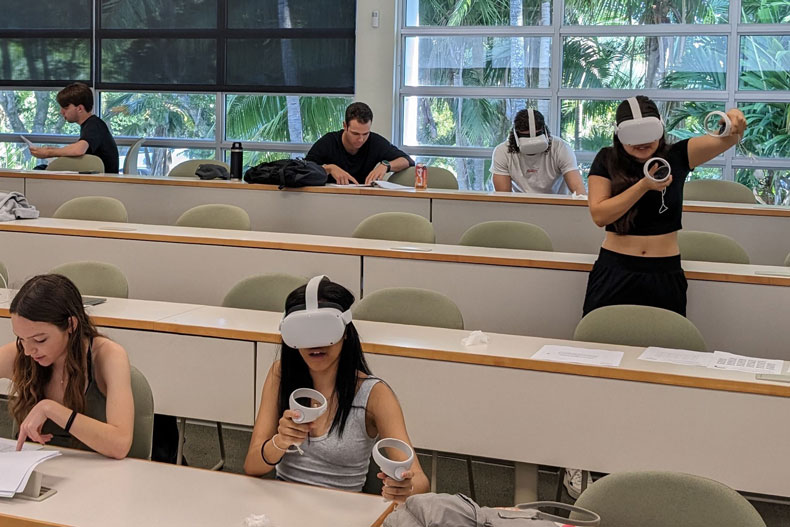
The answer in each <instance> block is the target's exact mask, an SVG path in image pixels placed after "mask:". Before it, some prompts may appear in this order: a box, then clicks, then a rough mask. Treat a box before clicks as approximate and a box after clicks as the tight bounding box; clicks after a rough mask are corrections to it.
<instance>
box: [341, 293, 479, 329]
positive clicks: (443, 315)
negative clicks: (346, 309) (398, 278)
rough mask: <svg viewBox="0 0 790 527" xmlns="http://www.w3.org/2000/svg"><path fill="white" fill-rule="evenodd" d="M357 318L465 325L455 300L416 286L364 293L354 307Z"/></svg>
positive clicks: (376, 320) (426, 324) (456, 327)
mask: <svg viewBox="0 0 790 527" xmlns="http://www.w3.org/2000/svg"><path fill="white" fill-rule="evenodd" d="M353 315H354V318H355V319H357V320H372V321H375V322H391V323H393V324H411V325H413V326H431V327H435V328H449V329H464V317H463V316H462V315H461V310H459V309H458V306H456V305H455V302H453V301H452V300H450V299H449V298H448V297H446V296H445V295H443V294H441V293H437V292H436V291H431V290H429V289H420V288H417V287H389V288H386V289H379V290H378V291H375V292H373V293H370V294H367V295H365V296H364V297H363V298H362V299H361V300H360V301H359V302H357V304H356V305H355V306H354V308H353Z"/></svg>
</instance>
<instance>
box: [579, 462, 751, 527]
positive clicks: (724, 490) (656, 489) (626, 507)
mask: <svg viewBox="0 0 790 527" xmlns="http://www.w3.org/2000/svg"><path fill="white" fill-rule="evenodd" d="M576 506H578V507H583V508H585V509H588V510H591V511H595V512H596V513H598V514H599V515H600V516H601V524H600V527H635V526H637V525H638V526H639V527H666V526H668V525H677V526H681V525H682V526H683V527H713V526H716V527H765V522H764V521H763V520H762V518H761V517H760V514H759V513H758V512H757V511H756V510H755V509H754V507H753V506H752V505H751V504H750V503H749V502H748V501H746V498H744V497H743V496H741V495H740V494H738V493H737V492H735V491H734V490H733V489H731V488H729V487H728V486H726V485H723V484H722V483H719V482H717V481H714V480H712V479H707V478H702V477H699V476H693V475H691V474H681V473H677V472H657V471H655V472H654V471H645V472H623V473H619V474H610V475H608V476H604V477H603V478H601V479H599V480H598V481H596V482H595V483H593V484H592V485H590V486H589V487H588V488H587V489H586V490H585V491H584V492H583V493H582V495H581V496H579V499H578V500H577V501H576ZM571 517H572V518H573V517H575V516H574V515H571Z"/></svg>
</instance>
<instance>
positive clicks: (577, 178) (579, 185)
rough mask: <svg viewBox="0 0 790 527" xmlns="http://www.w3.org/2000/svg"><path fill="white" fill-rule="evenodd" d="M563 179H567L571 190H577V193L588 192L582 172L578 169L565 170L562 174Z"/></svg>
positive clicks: (566, 181) (566, 182)
mask: <svg viewBox="0 0 790 527" xmlns="http://www.w3.org/2000/svg"><path fill="white" fill-rule="evenodd" d="M562 177H563V179H565V184H566V185H567V186H568V189H570V191H571V192H575V193H576V194H587V189H586V188H584V180H583V179H582V173H581V172H579V171H578V170H570V171H568V172H565V174H563V175H562Z"/></svg>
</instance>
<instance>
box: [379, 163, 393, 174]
mask: <svg viewBox="0 0 790 527" xmlns="http://www.w3.org/2000/svg"><path fill="white" fill-rule="evenodd" d="M379 163H380V164H382V165H384V166H385V167H387V172H392V168H391V167H390V162H389V161H387V160H384V161H379Z"/></svg>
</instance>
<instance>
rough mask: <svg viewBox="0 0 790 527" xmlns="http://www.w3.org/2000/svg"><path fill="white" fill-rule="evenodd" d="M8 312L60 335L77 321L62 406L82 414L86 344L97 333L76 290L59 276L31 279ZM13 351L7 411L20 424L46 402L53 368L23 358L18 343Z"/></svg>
mask: <svg viewBox="0 0 790 527" xmlns="http://www.w3.org/2000/svg"><path fill="white" fill-rule="evenodd" d="M10 311H11V313H12V314H15V315H18V316H20V317H23V318H26V319H28V320H31V321H33V322H46V323H49V324H53V325H55V326H57V327H58V328H59V329H60V330H61V331H69V329H71V328H70V324H71V323H72V322H71V321H72V320H76V324H75V326H74V328H73V330H72V331H71V332H70V333H69V338H68V343H67V344H66V364H65V373H66V375H67V376H68V379H69V380H68V384H66V390H65V393H64V395H63V404H64V406H66V407H67V408H70V409H72V410H76V411H77V412H78V413H82V412H84V411H85V390H86V389H87V383H88V380H87V378H86V375H85V372H86V371H87V367H88V357H87V353H86V349H85V342H86V341H88V342H92V341H93V339H94V338H95V337H97V336H99V332H98V331H96V327H95V326H94V325H93V322H91V319H90V318H89V317H88V314H87V313H85V308H84V307H83V305H82V296H81V295H80V292H79V290H78V289H77V286H75V285H74V283H73V282H72V281H71V280H69V279H68V278H66V277H65V276H62V275H59V274H44V275H38V276H34V277H33V278H31V279H30V280H28V281H27V282H25V285H23V286H22V288H21V289H20V290H19V292H18V293H17V294H16V296H15V297H14V299H13V300H12V301H11V309H10ZM16 349H17V355H16V359H15V360H14V374H13V379H12V381H13V387H12V392H11V397H10V400H9V410H10V412H11V415H12V416H13V417H14V420H15V421H16V422H17V423H21V422H22V421H23V420H24V419H25V417H27V414H28V413H29V412H30V410H31V409H32V408H33V407H34V406H35V405H36V403H38V402H39V401H41V400H43V399H45V398H46V397H45V396H44V387H45V386H46V385H47V382H49V380H50V379H51V378H52V366H40V365H39V364H38V363H37V362H36V361H34V360H33V359H32V358H31V357H28V356H27V355H25V350H24V347H23V346H22V342H21V341H20V340H19V339H17V341H16Z"/></svg>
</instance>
